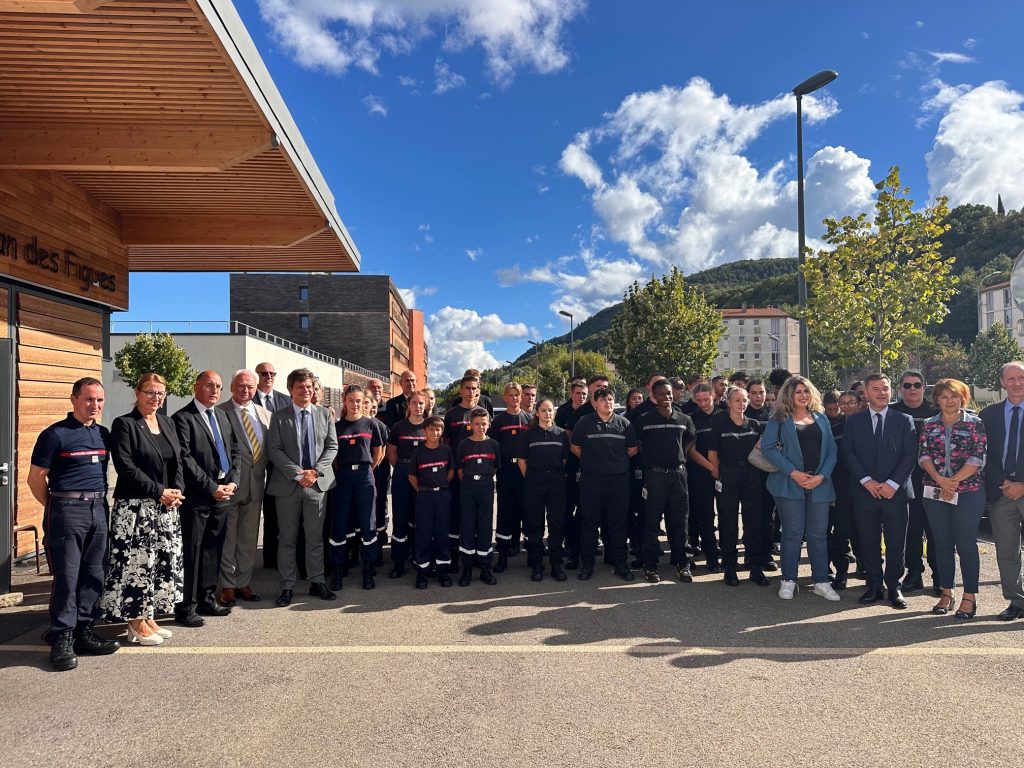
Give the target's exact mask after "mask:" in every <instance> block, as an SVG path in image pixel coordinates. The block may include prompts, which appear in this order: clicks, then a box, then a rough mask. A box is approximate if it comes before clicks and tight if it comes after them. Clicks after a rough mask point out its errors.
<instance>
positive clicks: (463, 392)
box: [444, 376, 480, 573]
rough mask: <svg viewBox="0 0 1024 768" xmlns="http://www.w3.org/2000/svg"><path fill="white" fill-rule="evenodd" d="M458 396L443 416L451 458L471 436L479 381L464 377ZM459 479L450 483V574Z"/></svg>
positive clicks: (455, 553) (455, 562) (458, 519)
mask: <svg viewBox="0 0 1024 768" xmlns="http://www.w3.org/2000/svg"><path fill="white" fill-rule="evenodd" d="M459 395H460V397H461V398H462V399H461V400H460V401H459V403H458V405H453V406H452V407H451V408H449V409H448V412H447V413H446V414H445V415H444V444H445V445H447V446H448V447H449V448H450V449H451V451H452V456H453V457H454V456H455V455H456V451H458V450H459V443H461V442H462V441H463V440H465V439H466V438H467V437H469V436H470V434H472V431H473V425H472V423H471V422H470V419H469V414H470V413H472V411H473V409H474V408H476V407H477V403H478V402H479V400H480V380H479V379H476V378H473V377H472V376H464V377H463V378H462V382H461V384H460V385H459ZM459 485H460V481H459V477H458V475H457V474H456V476H455V477H454V478H453V479H452V482H451V489H450V490H451V496H452V499H451V504H452V508H451V514H450V516H449V520H448V525H450V526H451V530H450V531H449V534H448V537H449V538H450V539H451V540H452V544H453V547H452V550H451V572H452V573H458V569H459V546H458V545H459V530H460V525H461V524H462V507H461V505H460V503H459Z"/></svg>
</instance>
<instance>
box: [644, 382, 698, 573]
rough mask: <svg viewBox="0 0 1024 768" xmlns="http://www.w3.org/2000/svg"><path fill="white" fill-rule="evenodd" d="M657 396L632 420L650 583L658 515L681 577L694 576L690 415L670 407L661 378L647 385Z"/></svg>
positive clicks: (654, 570) (658, 554)
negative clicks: (640, 476)
mask: <svg viewBox="0 0 1024 768" xmlns="http://www.w3.org/2000/svg"><path fill="white" fill-rule="evenodd" d="M651 394H653V395H654V397H655V400H656V401H657V407H656V408H655V410H653V411H647V412H646V413H642V414H641V415H640V417H639V418H637V419H636V420H635V421H634V422H633V428H634V429H635V430H636V436H637V440H639V441H640V458H641V459H642V460H643V464H644V497H645V502H646V503H645V504H644V543H643V548H642V552H641V555H642V558H643V568H644V578H646V579H647V581H649V582H652V583H657V582H659V581H661V578H660V577H659V576H658V559H659V558H660V557H661V542H660V541H658V536H659V534H660V532H661V521H662V518H664V520H665V530H666V532H667V533H668V542H669V548H670V549H671V551H672V565H674V566H675V567H676V575H677V576H678V577H679V580H680V581H686V582H691V581H693V574H691V573H690V553H689V547H687V544H686V539H687V532H688V531H687V517H688V513H689V499H688V497H687V490H686V453H687V451H688V450H689V449H690V447H691V446H693V444H694V443H695V442H696V437H697V435H696V427H694V425H693V420H692V419H691V418H690V417H689V416H687V415H685V414H683V413H680V412H679V411H677V410H675V409H674V408H673V407H672V385H671V384H669V383H668V382H667V381H665V380H664V379H662V380H661V381H656V382H655V383H654V385H653V386H652V387H651Z"/></svg>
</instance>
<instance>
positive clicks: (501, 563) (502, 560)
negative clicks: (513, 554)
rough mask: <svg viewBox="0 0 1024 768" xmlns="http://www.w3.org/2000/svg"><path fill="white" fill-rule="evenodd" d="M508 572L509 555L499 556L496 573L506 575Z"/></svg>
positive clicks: (495, 568) (495, 565)
mask: <svg viewBox="0 0 1024 768" xmlns="http://www.w3.org/2000/svg"><path fill="white" fill-rule="evenodd" d="M507 570H508V555H498V562H496V563H495V564H494V572H495V573H504V572H505V571H507Z"/></svg>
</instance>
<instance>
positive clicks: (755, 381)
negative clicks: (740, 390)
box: [747, 379, 764, 392]
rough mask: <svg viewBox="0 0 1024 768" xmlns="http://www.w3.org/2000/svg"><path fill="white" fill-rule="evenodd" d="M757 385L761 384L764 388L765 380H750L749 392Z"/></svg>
mask: <svg viewBox="0 0 1024 768" xmlns="http://www.w3.org/2000/svg"><path fill="white" fill-rule="evenodd" d="M755 384H760V385H761V386H762V387H763V386H764V379H749V380H748V381H747V391H748V392H749V391H750V388H751V387H752V386H754V385H755Z"/></svg>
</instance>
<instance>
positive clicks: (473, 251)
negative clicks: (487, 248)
mask: <svg viewBox="0 0 1024 768" xmlns="http://www.w3.org/2000/svg"><path fill="white" fill-rule="evenodd" d="M483 252H484V249H483V248H467V249H466V255H467V256H469V260H470V261H476V260H477V259H478V258H480V255H481V254H482V253H483Z"/></svg>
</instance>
